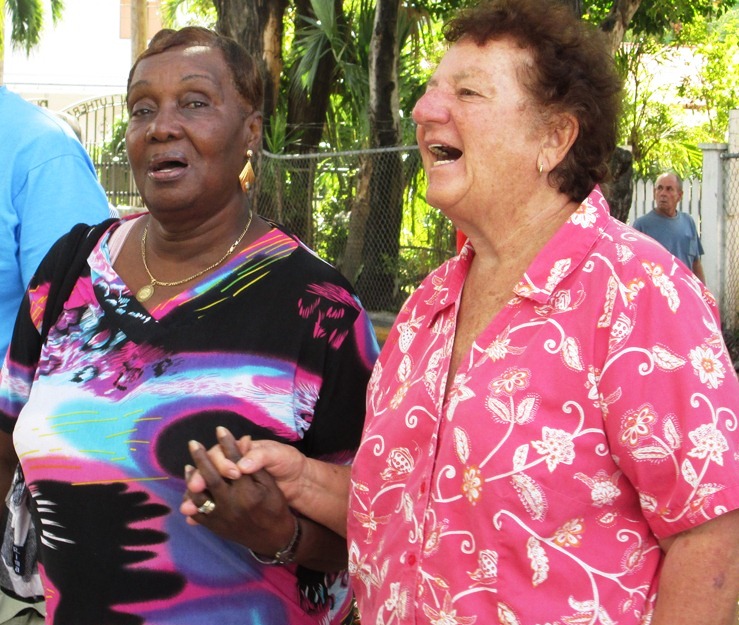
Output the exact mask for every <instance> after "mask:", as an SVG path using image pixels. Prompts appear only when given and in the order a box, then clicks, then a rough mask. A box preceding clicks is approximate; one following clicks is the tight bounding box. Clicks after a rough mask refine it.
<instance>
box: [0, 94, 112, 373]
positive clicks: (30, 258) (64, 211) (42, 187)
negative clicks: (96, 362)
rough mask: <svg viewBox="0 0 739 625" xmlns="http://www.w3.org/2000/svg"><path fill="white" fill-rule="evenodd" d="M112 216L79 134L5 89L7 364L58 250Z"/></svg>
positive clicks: (1, 200) (2, 195)
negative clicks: (23, 309) (41, 276)
mask: <svg viewBox="0 0 739 625" xmlns="http://www.w3.org/2000/svg"><path fill="white" fill-rule="evenodd" d="M108 216H109V208H108V201H107V199H106V197H105V191H103V188H102V187H101V186H100V183H99V182H98V179H97V174H96V173H95V168H94V167H93V165H92V161H91V160H90V157H89V156H88V154H87V152H85V149H84V148H83V147H82V144H81V143H80V142H79V141H78V139H77V137H76V136H75V135H74V133H73V131H72V129H71V128H69V127H68V126H67V124H65V123H64V122H62V121H60V120H59V119H58V118H57V117H56V116H55V115H54V114H53V113H51V112H50V111H47V110H45V109H42V108H41V107H39V106H36V105H35V104H31V103H30V102H28V101H26V100H24V99H23V98H21V97H20V96H19V95H17V94H15V93H12V92H10V91H8V89H7V87H4V86H0V362H2V360H3V359H4V358H5V352H6V351H7V349H8V344H9V343H10V337H11V335H12V332H13V325H14V324H15V317H16V313H17V311H18V307H19V306H20V303H21V300H22V298H23V294H24V293H25V290H26V286H27V285H28V282H29V281H30V279H31V277H32V276H33V273H34V272H35V271H36V267H37V266H38V264H39V262H40V261H41V259H42V258H43V257H44V255H45V254H46V252H47V251H48V250H49V248H50V247H51V245H52V244H53V243H54V242H55V241H56V240H57V239H58V238H59V237H60V236H62V235H63V234H65V233H66V232H68V231H69V230H70V229H71V228H72V226H74V225H75V224H77V223H80V222H84V223H87V224H95V223H98V222H100V221H103V220H104V219H106V218H107V217H108Z"/></svg>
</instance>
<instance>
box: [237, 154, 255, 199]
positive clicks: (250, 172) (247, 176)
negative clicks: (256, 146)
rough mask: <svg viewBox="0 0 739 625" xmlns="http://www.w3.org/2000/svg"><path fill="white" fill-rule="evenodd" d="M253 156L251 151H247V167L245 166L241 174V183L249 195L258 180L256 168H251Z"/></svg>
mask: <svg viewBox="0 0 739 625" xmlns="http://www.w3.org/2000/svg"><path fill="white" fill-rule="evenodd" d="M253 154H254V153H253V152H252V151H251V150H247V151H246V165H244V169H242V170H241V173H240V174H239V183H240V184H241V188H242V190H243V191H244V193H247V192H248V191H249V190H250V189H251V188H252V186H254V182H255V181H256V179H257V176H256V174H255V173H254V168H253V167H252V166H251V157H252V156H253Z"/></svg>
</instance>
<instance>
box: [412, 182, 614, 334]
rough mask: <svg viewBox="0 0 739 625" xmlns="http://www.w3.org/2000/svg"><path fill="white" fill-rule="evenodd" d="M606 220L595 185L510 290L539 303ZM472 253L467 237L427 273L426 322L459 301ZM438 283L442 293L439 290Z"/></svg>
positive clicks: (586, 250)
mask: <svg viewBox="0 0 739 625" xmlns="http://www.w3.org/2000/svg"><path fill="white" fill-rule="evenodd" d="M609 220H610V210H609V208H608V203H607V202H606V200H605V198H604V197H603V193H602V192H601V190H600V187H598V186H596V187H595V188H594V189H593V191H591V193H590V195H588V197H586V198H585V200H584V201H583V202H582V204H580V206H579V207H578V209H577V210H576V211H575V212H573V213H572V215H570V217H569V219H568V220H567V221H566V222H565V223H564V224H563V225H562V227H561V228H560V229H559V230H558V231H557V232H556V233H555V234H554V236H553V237H552V238H551V239H550V240H549V241H548V242H547V243H546V245H545V246H544V247H543V248H542V249H541V251H540V252H539V253H538V254H537V255H536V258H534V260H533V261H532V262H531V264H530V265H529V267H528V269H527V270H526V272H525V273H524V275H523V278H522V279H521V281H520V282H519V283H518V284H517V285H516V287H515V288H514V289H513V290H514V293H515V294H516V295H518V296H519V297H523V298H528V299H531V300H534V301H535V302H537V303H539V304H544V303H546V302H547V300H548V299H549V298H550V297H551V295H552V293H554V292H555V291H556V290H557V287H558V286H559V284H560V283H561V282H562V280H564V279H565V278H566V277H567V276H568V275H569V274H570V273H571V272H572V271H573V270H574V269H575V268H576V267H578V266H579V265H580V264H581V263H582V261H583V260H584V259H585V258H586V257H587V255H588V254H589V252H590V250H591V249H592V247H593V245H594V244H595V242H596V240H597V239H598V237H599V236H600V234H601V232H602V231H603V230H604V229H605V227H606V225H607V224H608V222H609ZM474 254H475V250H474V248H473V247H472V244H471V243H470V241H469V240H468V241H467V242H466V243H465V244H464V247H463V248H462V250H461V252H460V253H459V255H458V256H455V257H454V258H452V259H451V260H449V261H447V262H446V263H445V264H444V265H442V266H441V267H440V268H439V269H437V270H436V271H434V272H433V273H432V274H431V276H429V281H428V283H427V285H428V288H430V289H433V291H432V297H433V302H432V303H431V307H430V310H429V312H430V314H429V316H428V319H427V323H428V324H429V325H430V324H432V323H433V322H434V320H435V318H436V316H437V315H438V314H439V313H440V312H441V311H442V310H444V309H446V308H447V307H449V306H451V305H454V304H456V303H457V302H458V301H459V298H460V296H461V293H462V287H463V286H464V281H465V278H466V277H467V272H468V271H469V268H470V263H471V262H472V258H473V257H474ZM442 285H443V295H441V293H440V292H439V291H440V290H441V289H442ZM436 294H438V295H440V296H438V297H437V296H435V295H436ZM428 299H429V298H427V301H428Z"/></svg>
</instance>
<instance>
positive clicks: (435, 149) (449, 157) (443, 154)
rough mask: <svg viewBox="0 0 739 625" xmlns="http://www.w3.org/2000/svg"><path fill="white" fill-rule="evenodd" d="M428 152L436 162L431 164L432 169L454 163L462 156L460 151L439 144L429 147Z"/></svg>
mask: <svg viewBox="0 0 739 625" xmlns="http://www.w3.org/2000/svg"><path fill="white" fill-rule="evenodd" d="M429 152H431V154H433V155H434V156H435V157H436V160H435V161H434V163H433V166H434V167H440V166H441V165H448V164H449V163H454V162H455V161H457V160H458V159H459V158H461V156H462V151H461V150H458V149H457V148H454V147H452V146H451V145H442V144H441V143H434V144H432V145H429Z"/></svg>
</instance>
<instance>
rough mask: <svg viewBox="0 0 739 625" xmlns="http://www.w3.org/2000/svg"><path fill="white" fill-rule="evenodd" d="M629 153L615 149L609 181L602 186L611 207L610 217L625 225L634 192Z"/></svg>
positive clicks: (632, 171)
mask: <svg viewBox="0 0 739 625" xmlns="http://www.w3.org/2000/svg"><path fill="white" fill-rule="evenodd" d="M633 162H634V161H633V158H632V156H631V152H629V151H628V150H626V149H624V148H616V151H615V152H614V153H613V156H612V157H611V180H610V182H608V183H606V184H604V185H603V195H605V197H606V200H608V205H609V206H610V207H611V215H613V216H614V217H615V218H616V219H618V220H619V221H622V222H624V223H626V221H627V220H628V218H629V211H630V210H631V199H632V196H633V192H634V180H633V174H634V168H633Z"/></svg>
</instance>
